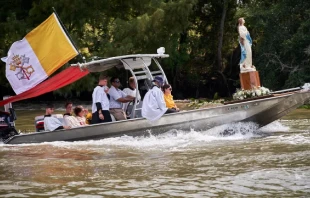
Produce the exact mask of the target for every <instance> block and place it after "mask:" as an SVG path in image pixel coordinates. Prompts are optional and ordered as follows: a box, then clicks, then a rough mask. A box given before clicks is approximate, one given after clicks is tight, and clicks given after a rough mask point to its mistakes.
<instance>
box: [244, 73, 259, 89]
mask: <svg viewBox="0 0 310 198" xmlns="http://www.w3.org/2000/svg"><path fill="white" fill-rule="evenodd" d="M239 76H240V83H241V88H242V89H244V90H251V89H255V88H257V87H260V80H259V74H258V71H251V72H246V73H240V74H239Z"/></svg>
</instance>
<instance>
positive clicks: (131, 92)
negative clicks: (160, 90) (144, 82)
mask: <svg viewBox="0 0 310 198" xmlns="http://www.w3.org/2000/svg"><path fill="white" fill-rule="evenodd" d="M137 91H138V97H137V102H138V104H139V101H140V100H141V96H140V93H139V90H137V86H136V82H135V79H134V77H130V78H129V87H128V88H125V89H124V90H123V92H124V93H125V94H127V95H129V96H132V97H134V98H136V96H137ZM133 101H134V100H133ZM128 104H129V102H127V103H124V104H123V109H124V111H125V113H127V112H126V110H127V108H128ZM129 114H130V113H129ZM127 116H128V115H127Z"/></svg>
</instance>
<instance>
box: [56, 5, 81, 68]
mask: <svg viewBox="0 0 310 198" xmlns="http://www.w3.org/2000/svg"><path fill="white" fill-rule="evenodd" d="M52 8H53V11H54V13H55V15H56V17H57V19H58V21H59V23H60V25H61V26H62V28H63V29H64V31H65V33H66V34H67V36H68V38H69V40H70V41H71V43H72V45H73V46H74V48H75V49H76V51H77V52H78V53H79V56H80V57H81V58H82V60H83V61H84V63H86V61H85V59H84V58H83V56H82V54H81V53H80V52H79V50H78V47H77V46H76V44H75V43H74V42H73V40H72V38H71V36H70V34H69V32H68V31H67V29H66V27H65V25H64V24H63V23H62V21H61V20H60V17H59V16H58V13H57V12H56V9H55V8H54V7H52Z"/></svg>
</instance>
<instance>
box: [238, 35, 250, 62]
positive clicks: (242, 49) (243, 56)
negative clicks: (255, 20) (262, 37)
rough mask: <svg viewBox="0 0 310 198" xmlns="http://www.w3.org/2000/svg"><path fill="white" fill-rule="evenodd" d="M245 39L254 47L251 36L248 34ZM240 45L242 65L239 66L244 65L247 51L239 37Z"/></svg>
mask: <svg viewBox="0 0 310 198" xmlns="http://www.w3.org/2000/svg"><path fill="white" fill-rule="evenodd" d="M245 37H246V39H247V40H248V41H249V43H250V45H252V38H251V36H250V34H249V33H247V35H246V36H245ZM239 44H240V48H241V57H240V63H239V64H241V63H243V61H244V60H245V58H246V51H245V48H244V46H243V45H242V44H241V43H240V37H239Z"/></svg>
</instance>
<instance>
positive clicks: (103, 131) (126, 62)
mask: <svg viewBox="0 0 310 198" xmlns="http://www.w3.org/2000/svg"><path fill="white" fill-rule="evenodd" d="M168 57H169V55H167V54H134V55H125V56H117V57H111V58H106V59H100V60H93V61H90V62H87V63H81V64H80V63H79V64H73V65H71V66H72V67H79V68H80V69H81V71H82V70H88V71H89V72H102V71H105V70H108V69H111V68H113V67H118V68H120V67H123V68H125V69H126V70H128V71H130V73H131V74H132V76H133V77H134V79H135V82H136V85H139V84H141V83H138V82H143V83H142V84H143V85H144V88H146V89H149V88H150V87H151V85H150V82H151V81H152V80H153V79H154V77H155V76H157V75H160V76H162V77H163V79H164V80H165V81H166V82H167V83H168V79H167V78H166V75H165V73H164V70H163V69H162V67H161V65H160V62H161V59H163V58H168ZM140 88H141V87H140ZM137 89H139V87H137ZM136 98H137V97H136ZM309 99H310V91H309V89H307V88H294V89H289V90H282V91H278V92H274V93H272V94H270V95H268V96H266V97H257V98H251V99H248V100H239V101H234V102H230V103H224V104H223V105H221V106H218V107H212V108H203V109H196V110H188V111H181V112H177V113H171V114H166V115H163V116H162V117H161V118H160V119H158V120H156V121H153V122H151V121H149V120H147V119H144V118H142V117H141V105H139V104H138V101H135V102H134V103H133V105H132V109H131V113H130V119H128V120H124V121H113V122H110V123H101V124H93V125H87V126H82V127H79V128H72V129H68V130H58V131H51V132H48V131H43V132H33V133H28V134H15V132H14V133H13V135H11V136H10V137H8V138H6V139H4V140H3V142H4V143H6V144H23V143H41V142H52V141H81V140H98V139H103V138H110V137H116V136H124V135H127V136H144V135H150V134H153V135H157V134H160V133H164V132H167V131H169V130H171V129H177V130H184V131H189V130H195V131H204V130H207V129H210V128H213V127H215V126H219V125H223V124H228V123H233V122H254V123H256V124H257V125H258V126H260V127H262V126H265V125H267V124H269V123H271V122H273V121H275V120H277V119H279V118H281V117H283V116H285V115H286V114H288V113H289V112H290V111H292V110H294V109H296V108H298V107H299V106H301V105H303V104H304V103H305V102H306V101H308V100H309ZM136 100H137V99H136Z"/></svg>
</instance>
